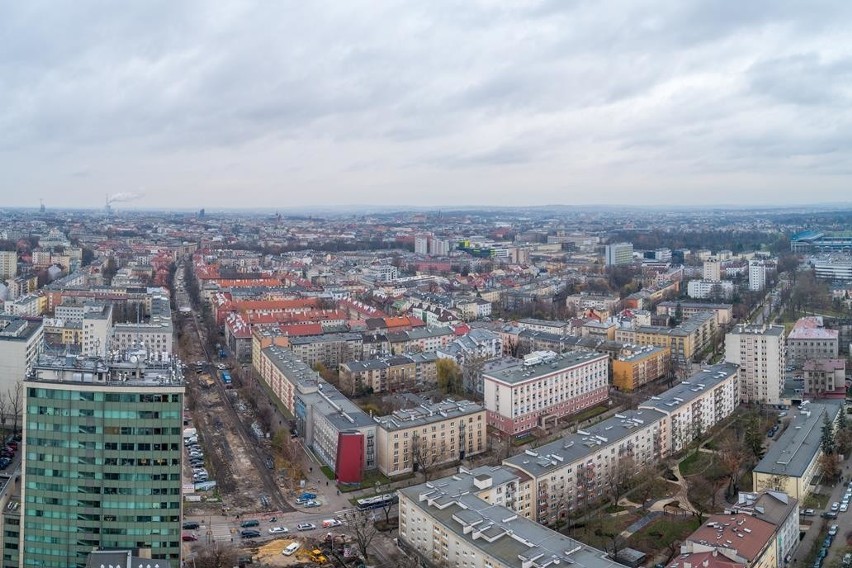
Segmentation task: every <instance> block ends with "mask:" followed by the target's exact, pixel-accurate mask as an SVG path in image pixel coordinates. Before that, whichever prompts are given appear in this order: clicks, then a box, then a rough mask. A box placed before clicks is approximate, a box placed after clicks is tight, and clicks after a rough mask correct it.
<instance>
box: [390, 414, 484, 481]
mask: <svg viewBox="0 0 852 568" xmlns="http://www.w3.org/2000/svg"><path fill="white" fill-rule="evenodd" d="M376 421H377V422H378V429H377V432H376V434H377V439H376V448H377V452H376V455H377V463H378V468H379V471H380V472H382V473H383V474H384V475H386V476H388V477H393V476H396V475H402V474H406V473H411V472H415V473H416V472H418V471H419V470H422V469H431V468H433V467H439V466H441V465H444V464H447V463H451V462H454V461H456V460H463V459H465V458H469V457H471V456H474V455H477V454H480V453H482V452H484V451H485V448H486V422H487V420H486V415H485V409H484V408H483V407H481V406H480V405H478V404H475V403H472V402H468V401H465V400H460V401H452V400H446V401H443V402H439V403H437V404H432V403H428V402H426V401H424V403H423V404H421V405H419V406H415V407H413V408H407V409H403V410H396V411H394V412H393V414H390V415H388V416H381V417H379V418H377V419H376Z"/></svg>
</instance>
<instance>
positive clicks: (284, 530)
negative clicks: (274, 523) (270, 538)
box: [269, 527, 290, 534]
mask: <svg viewBox="0 0 852 568" xmlns="http://www.w3.org/2000/svg"><path fill="white" fill-rule="evenodd" d="M288 532H290V530H289V529H288V528H287V527H272V528H271V529H269V534H284V533H288Z"/></svg>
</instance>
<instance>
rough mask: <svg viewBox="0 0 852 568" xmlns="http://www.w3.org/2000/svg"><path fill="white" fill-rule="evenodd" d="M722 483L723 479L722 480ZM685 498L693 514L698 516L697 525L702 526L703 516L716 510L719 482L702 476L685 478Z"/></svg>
mask: <svg viewBox="0 0 852 568" xmlns="http://www.w3.org/2000/svg"><path fill="white" fill-rule="evenodd" d="M722 482H724V478H722ZM686 487H687V496H688V497H689V502H690V503H691V504H692V508H693V509H694V510H695V514H696V515H698V523H699V524H704V515H706V514H707V513H712V512H713V511H715V509H716V492H717V491H718V489H719V487H720V485H719V480H712V479H707V478H705V477H704V476H702V475H692V476H689V477H687V478H686Z"/></svg>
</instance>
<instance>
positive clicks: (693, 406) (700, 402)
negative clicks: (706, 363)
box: [639, 363, 739, 455]
mask: <svg viewBox="0 0 852 568" xmlns="http://www.w3.org/2000/svg"><path fill="white" fill-rule="evenodd" d="M738 404H739V375H738V373H737V367H736V365H732V364H730V363H722V364H720V365H714V366H712V367H708V368H706V369H702V370H701V371H700V372H698V373H695V374H694V375H692V376H691V377H689V379H687V380H686V381H684V382H682V383H680V384H679V385H676V386H674V387H672V388H670V389H669V390H667V391H665V392H664V393H661V394H660V395H658V396H652V397H651V398H650V399H648V400H646V401H645V402H643V403H642V404H640V405H639V408H645V409H648V410H656V411H658V412H659V413H661V414H664V415H665V416H666V418H665V419H664V420H663V421H662V426H661V435H662V437H663V445H664V447H665V448H666V451H667V453H666V455H668V454H669V453H677V452H679V451H680V450H682V449H684V448H686V447H687V446H689V444H690V443H692V441H693V440H695V439H696V438H699V437H701V436H702V435H704V434H705V433H706V432H707V431H708V430H710V429H711V428H712V427H713V426H715V425H716V424H718V423H719V422H720V421H722V420H724V419H725V418H726V417H728V416H730V415H731V413H732V412H733V411H734V409H735V408H736V407H737V405H738Z"/></svg>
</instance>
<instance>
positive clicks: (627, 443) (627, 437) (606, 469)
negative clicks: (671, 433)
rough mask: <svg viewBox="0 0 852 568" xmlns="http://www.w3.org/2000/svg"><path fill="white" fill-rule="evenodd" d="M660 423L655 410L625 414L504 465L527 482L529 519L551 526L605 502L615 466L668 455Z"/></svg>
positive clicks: (662, 417) (661, 417)
mask: <svg viewBox="0 0 852 568" xmlns="http://www.w3.org/2000/svg"><path fill="white" fill-rule="evenodd" d="M664 420H665V415H664V414H662V413H660V412H657V411H656V410H628V411H625V412H622V413H621V414H616V415H615V416H614V417H612V418H609V419H607V420H604V421H602V422H599V423H597V424H595V425H594V426H591V427H588V428H584V429H582V430H578V431H577V432H576V433H573V434H567V435H565V436H564V437H563V438H561V439H559V440H556V441H554V442H551V443H549V444H545V445H543V446H539V447H537V448H535V449H529V450H526V451H525V452H523V453H521V454H518V455H515V456H512V457H510V458H508V459H506V460H504V461H503V464H504V465H506V466H509V467H512V468H516V469H517V470H519V471H521V472H523V473H524V474H526V475H527V476H529V477H530V478H531V479H532V484H533V495H534V497H535V505H534V508H533V510H532V514H531V515H530V518H531V519H532V520H534V521H537V522H539V523H542V524H553V523H555V522H556V521H558V520H561V519H564V518H565V517H566V516H567V515H568V514H569V513H570V512H571V511H573V510H575V509H578V508H582V507H584V506H586V505H589V504H592V503H595V502H597V501H600V500H602V499H605V498H606V491H607V483H608V481H609V479H610V478H611V477H612V476H613V475H617V474H616V468H618V467H621V466H619V465H618V464H619V463H620V462H624V461H625V460H626V459H628V458H629V459H631V460H632V462H631V463H630V467H631V468H635V469H636V470H638V469H640V468H641V467H642V466H644V465H646V464H651V463H654V462H657V461H659V460H660V459H662V458H663V457H664V456H665V455H667V452H666V448H665V446H664V432H663V427H664V424H663V422H664ZM626 473H627V472H624V471H622V472H621V475H626Z"/></svg>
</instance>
